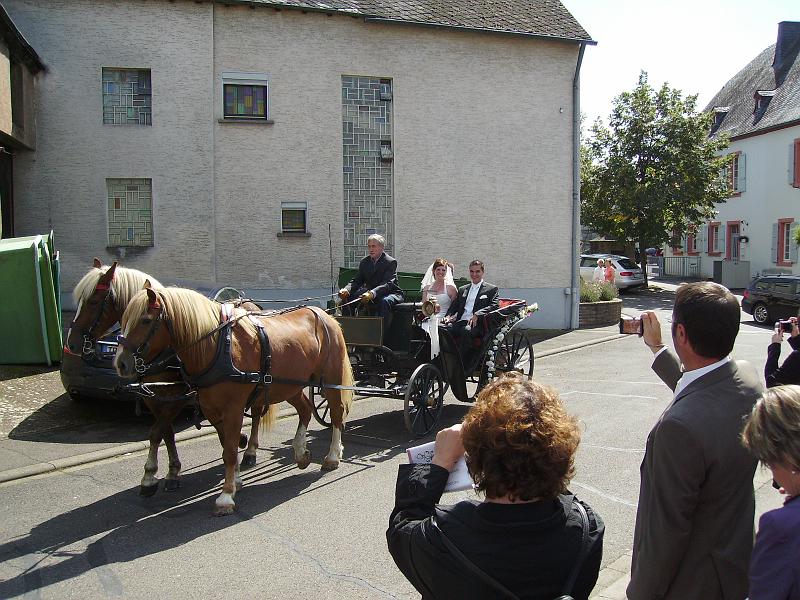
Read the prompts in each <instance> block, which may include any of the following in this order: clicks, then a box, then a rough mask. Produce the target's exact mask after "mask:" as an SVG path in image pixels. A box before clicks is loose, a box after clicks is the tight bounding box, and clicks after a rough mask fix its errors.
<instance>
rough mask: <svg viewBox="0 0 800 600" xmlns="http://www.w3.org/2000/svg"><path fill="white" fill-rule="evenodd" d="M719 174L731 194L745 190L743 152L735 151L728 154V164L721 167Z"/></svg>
mask: <svg viewBox="0 0 800 600" xmlns="http://www.w3.org/2000/svg"><path fill="white" fill-rule="evenodd" d="M720 175H721V177H722V179H723V181H724V182H725V184H726V185H727V187H728V191H729V192H730V193H731V194H732V195H738V194H741V193H742V192H743V191H745V157H744V154H742V153H741V152H736V153H734V154H731V155H729V156H728V164H727V165H726V166H724V167H723V168H722V172H721V173H720Z"/></svg>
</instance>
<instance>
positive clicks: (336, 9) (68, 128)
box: [4, 0, 594, 327]
mask: <svg viewBox="0 0 800 600" xmlns="http://www.w3.org/2000/svg"><path fill="white" fill-rule="evenodd" d="M4 4H5V6H6V9H7V10H8V12H9V14H10V15H11V16H12V17H13V18H14V20H15V22H16V23H17V24H18V26H19V28H20V30H21V31H22V32H23V33H24V34H25V35H26V36H27V37H28V39H30V40H31V42H32V43H33V44H34V46H36V47H37V49H38V50H39V52H40V54H41V56H42V57H43V60H44V61H45V62H46V63H47V65H48V72H47V74H46V75H45V76H44V77H41V78H40V79H41V81H40V82H39V86H38V102H37V113H36V117H37V141H38V145H37V153H36V156H35V157H33V156H30V157H28V158H25V157H21V158H20V160H19V168H16V169H15V179H14V181H15V185H16V187H17V189H18V190H20V191H19V192H18V197H19V198H20V202H17V203H15V213H14V216H15V222H16V226H17V229H18V234H19V235H24V234H27V233H30V232H39V231H42V230H47V229H50V228H53V229H55V230H56V234H57V236H58V240H59V248H60V250H61V255H62V264H63V275H62V280H63V282H64V286H65V289H64V290H63V291H64V292H68V291H69V288H71V286H72V285H74V283H75V282H76V281H77V279H78V278H79V277H80V276H81V275H82V274H83V273H84V272H85V271H86V269H87V268H88V267H89V266H90V265H91V259H92V257H93V256H98V257H99V258H101V259H102V260H103V261H104V262H108V261H111V260H114V259H119V260H121V261H122V263H123V264H126V265H127V266H132V267H135V268H139V269H141V270H144V271H146V272H148V273H152V274H153V275H154V276H156V277H158V278H159V279H160V280H162V281H164V282H174V281H197V282H210V283H220V284H228V285H234V286H237V287H240V288H243V289H245V290H246V291H247V292H249V293H252V294H253V295H255V296H256V297H262V298H263V297H276V298H277V297H282V298H296V297H301V296H306V295H319V294H322V293H326V292H330V290H331V287H332V285H331V271H332V270H333V271H336V270H337V269H338V267H339V266H340V265H354V264H356V263H357V261H358V260H359V259H360V258H361V257H362V256H364V254H365V252H366V249H365V247H366V239H367V237H368V235H369V234H370V233H372V232H378V233H381V234H383V235H385V236H386V238H387V240H388V245H387V251H388V252H389V253H390V254H392V255H393V256H395V257H396V258H397V259H398V261H399V264H400V270H402V271H422V270H424V269H425V268H426V267H427V266H428V265H429V264H430V262H431V261H432V260H433V259H434V258H435V257H437V256H444V257H446V258H448V259H449V260H451V261H452V262H453V263H455V265H456V270H457V273H456V275H457V276H459V275H460V276H464V275H466V274H467V264H468V262H469V261H470V260H471V259H473V258H476V257H477V258H481V259H483V260H484V261H485V262H486V265H487V280H489V281H491V282H492V283H495V284H497V285H499V286H500V287H501V289H502V290H503V294H504V295H508V296H517V297H523V298H526V299H527V300H529V301H538V302H539V303H540V305H541V306H542V309H543V310H542V312H541V313H539V314H538V315H536V316H535V318H536V319H537V326H542V327H571V326H577V304H576V300H577V299H576V298H575V299H574V298H573V296H574V294H573V292H574V289H575V287H576V282H577V271H576V252H577V246H578V239H579V234H578V213H577V211H578V208H577V206H578V203H577V197H578V196H577V185H578V183H577V160H576V156H577V155H576V149H577V147H576V144H577V131H578V123H577V118H576V116H577V114H578V95H579V87H578V82H579V72H580V62H581V57H582V55H583V50H584V48H585V46H586V45H587V44H593V43H594V42H593V41H592V40H591V38H590V37H589V35H588V34H587V33H586V31H585V30H584V29H583V28H582V27H581V26H580V24H578V23H577V22H576V21H575V19H574V18H573V17H572V16H571V15H570V14H569V12H568V11H567V10H566V9H565V8H564V7H563V5H562V4H561V3H560V2H559V1H558V0H533V1H530V0H509V1H508V2H504V3H502V7H503V10H504V11H505V12H504V13H497V12H495V11H496V7H497V6H499V5H497V4H487V3H484V2H481V1H479V0H458V1H457V0H448V1H446V2H439V3H428V2H423V1H422V0H410V1H403V2H400V1H397V2H393V1H389V2H382V3H377V2H372V1H370V0H347V1H345V0H329V1H327V2H324V3H323V2H321V1H319V2H318V1H311V0H309V1H305V0H287V1H284V2H276V1H270V2H265V1H259V0H252V1H244V0H242V1H236V2H230V1H229V2H218V1H201V0H173V1H166V0H155V1H154V0H114V1H112V0H7V1H6V2H5V3H4ZM332 266H333V269H332Z"/></svg>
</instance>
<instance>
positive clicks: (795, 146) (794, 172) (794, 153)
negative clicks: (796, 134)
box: [789, 139, 800, 188]
mask: <svg viewBox="0 0 800 600" xmlns="http://www.w3.org/2000/svg"><path fill="white" fill-rule="evenodd" d="M789 182H790V183H791V184H792V186H793V187H796V188H800V139H796V140H794V141H793V142H792V145H791V146H790V147H789Z"/></svg>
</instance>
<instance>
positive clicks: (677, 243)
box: [671, 227, 683, 254]
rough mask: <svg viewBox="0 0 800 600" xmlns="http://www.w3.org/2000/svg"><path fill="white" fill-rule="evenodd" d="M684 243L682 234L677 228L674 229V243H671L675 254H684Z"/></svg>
mask: <svg viewBox="0 0 800 600" xmlns="http://www.w3.org/2000/svg"><path fill="white" fill-rule="evenodd" d="M682 241H683V238H682V237H681V232H680V231H679V230H678V228H677V227H676V228H674V229H673V230H672V242H671V244H672V253H673V254H683V246H682V244H681V242H682Z"/></svg>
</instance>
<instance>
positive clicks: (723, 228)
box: [719, 223, 728, 256]
mask: <svg viewBox="0 0 800 600" xmlns="http://www.w3.org/2000/svg"><path fill="white" fill-rule="evenodd" d="M726 229H727V227H726V226H725V223H720V224H719V251H720V253H721V254H722V255H723V256H726V253H727V251H728V250H727V246H725V236H727V235H728V232H727V231H726Z"/></svg>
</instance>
